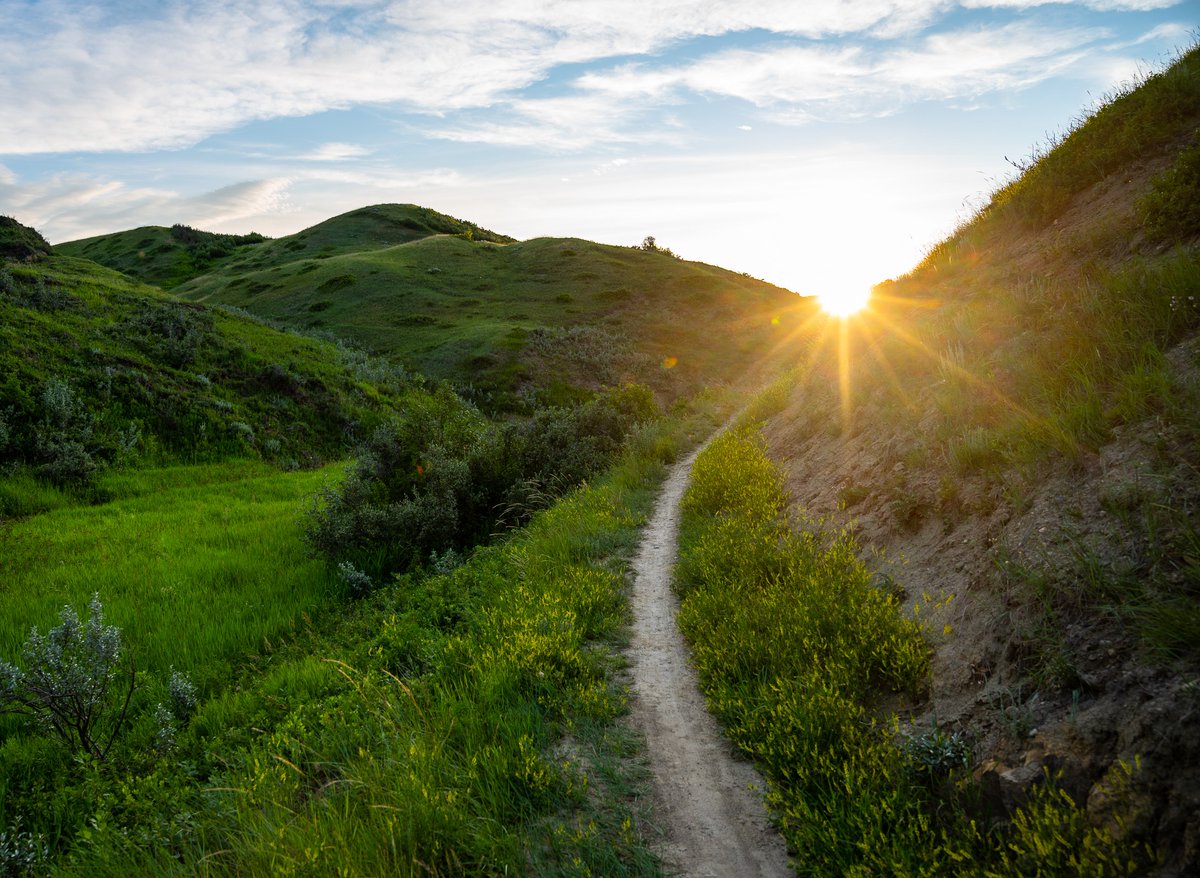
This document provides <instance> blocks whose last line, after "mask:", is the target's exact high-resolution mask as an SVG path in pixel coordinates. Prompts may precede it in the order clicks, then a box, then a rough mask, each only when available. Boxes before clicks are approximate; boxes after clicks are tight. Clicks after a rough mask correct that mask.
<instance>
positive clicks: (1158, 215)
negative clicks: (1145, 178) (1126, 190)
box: [1138, 143, 1200, 242]
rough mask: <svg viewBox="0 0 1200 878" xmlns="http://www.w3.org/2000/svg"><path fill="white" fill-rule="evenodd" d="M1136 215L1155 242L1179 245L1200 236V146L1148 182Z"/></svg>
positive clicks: (1188, 150) (1182, 155)
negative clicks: (1147, 189)
mask: <svg viewBox="0 0 1200 878" xmlns="http://www.w3.org/2000/svg"><path fill="white" fill-rule="evenodd" d="M1138 213H1139V215H1140V217H1141V220H1142V223H1143V224H1144V225H1145V226H1146V230H1147V231H1148V232H1149V233H1150V234H1151V235H1152V236H1153V237H1154V238H1156V239H1157V240H1160V241H1170V242H1179V241H1186V240H1188V239H1190V238H1195V237H1196V236H1197V235H1200V143H1196V144H1194V145H1193V146H1191V147H1189V148H1188V149H1185V150H1184V151H1183V152H1181V153H1180V154H1179V156H1178V158H1176V159H1175V163H1174V164H1172V165H1171V167H1170V168H1168V169H1167V170H1166V171H1165V172H1164V173H1162V174H1160V175H1159V176H1157V177H1155V178H1154V180H1153V181H1151V188H1150V191H1149V192H1148V193H1146V195H1145V196H1143V197H1142V199H1141V201H1139V202H1138Z"/></svg>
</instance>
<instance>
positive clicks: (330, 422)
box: [0, 256, 427, 515]
mask: <svg viewBox="0 0 1200 878" xmlns="http://www.w3.org/2000/svg"><path fill="white" fill-rule="evenodd" d="M424 395H427V394H426V392H425V391H424V390H423V389H421V387H420V382H417V381H414V380H412V379H411V378H410V377H409V376H406V375H405V374H404V373H402V372H400V371H398V370H394V369H391V368H390V367H387V366H386V365H385V364H382V363H374V362H372V361H371V360H370V358H368V357H366V356H365V355H363V354H360V353H356V352H353V351H349V350H346V349H339V348H336V347H335V346H333V345H331V344H329V343H327V342H318V341H314V340H312V339H309V338H304V337H301V336H298V335H295V334H289V333H286V332H281V331H278V330H275V329H271V328H269V327H267V326H265V325H262V324H261V323H259V322H256V321H255V320H253V319H250V318H247V317H244V316H239V315H236V314H233V313H230V312H227V311H223V310H220V309H213V308H208V307H205V306H200V305H193V304H190V303H182V302H179V301H178V300H176V299H173V298H171V297H170V296H167V295H165V294H164V293H163V292H162V291H161V290H159V289H157V288H154V287H148V286H143V285H140V284H137V283H135V282H132V281H130V280H129V279H128V278H127V277H125V276H122V275H119V274H117V273H115V272H112V271H110V270H108V269H105V268H102V267H100V266H98V265H96V264H95V263H92V262H89V261H86V260H80V259H72V258H68V257H61V256H43V257H42V258H40V259H37V260H34V261H25V260H22V261H9V262H7V263H6V264H5V265H3V266H0V467H3V468H4V472H5V473H7V474H8V477H6V478H4V479H3V480H2V484H3V486H4V487H0V515H4V514H25V513H27V512H29V511H33V510H32V509H25V508H22V505H23V504H25V503H32V504H33V505H34V506H35V507H36V506H38V505H39V504H41V505H43V506H44V505H45V503H47V502H53V501H52V498H50V497H49V495H48V494H46V493H45V491H49V490H50V488H45V490H43V491H41V492H40V495H41V499H38V496H35V495H37V494H39V492H38V491H32V490H26V487H28V480H24V481H23V478H22V477H21V473H25V474H27V475H28V474H32V475H36V476H37V477H38V478H40V479H41V480H42V482H43V483H46V484H49V485H56V486H59V487H60V488H68V489H69V488H86V487H87V486H88V485H89V484H90V483H91V481H92V477H93V476H94V475H95V473H96V472H97V471H98V470H99V469H100V468H102V467H104V466H106V465H122V464H128V463H132V462H135V461H141V462H143V463H145V462H150V463H155V462H157V463H173V462H196V461H204V460H220V459H226V458H230V457H237V456H249V457H252V458H263V459H266V460H269V461H273V462H275V463H276V464H278V465H281V466H284V467H297V466H314V465H316V464H319V463H321V462H323V461H327V460H330V459H335V458H340V457H342V456H344V455H345V454H346V453H347V451H348V450H349V449H350V448H351V447H352V445H353V444H354V442H355V441H357V440H358V439H361V438H362V437H363V436H364V435H365V434H366V433H368V432H369V431H370V429H371V428H372V426H373V425H374V424H376V423H379V422H380V421H382V420H383V419H384V418H386V417H388V416H390V415H394V414H395V413H396V412H398V411H400V410H402V409H404V408H405V407H406V406H407V405H408V404H409V403H410V402H411V400H412V399H415V398H417V397H421V396H424ZM22 486H25V487H22Z"/></svg>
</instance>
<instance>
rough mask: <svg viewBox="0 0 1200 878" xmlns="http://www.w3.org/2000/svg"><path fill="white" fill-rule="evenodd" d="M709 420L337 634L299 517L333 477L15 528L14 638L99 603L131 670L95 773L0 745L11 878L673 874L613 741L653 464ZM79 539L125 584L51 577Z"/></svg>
mask: <svg viewBox="0 0 1200 878" xmlns="http://www.w3.org/2000/svg"><path fill="white" fill-rule="evenodd" d="M617 397H618V398H619V397H620V395H619V394H618V395H617ZM635 398H636V394H635ZM600 405H603V404H602V403H601V404H600ZM711 411H712V409H711V405H709V404H708V403H704V404H702V407H701V415H700V416H699V417H698V418H697V417H692V416H687V415H686V413H683V412H680V411H677V412H676V418H675V420H674V422H673V423H672V424H670V425H668V424H667V423H666V422H656V423H650V422H646V423H644V424H643V425H642V426H641V427H640V428H639V429H638V430H637V431H636V433H635V435H634V436H633V437H632V438H631V440H630V444H629V448H630V451H629V453H628V454H626V455H625V457H624V458H623V460H622V462H621V463H620V464H619V465H618V466H617V467H616V468H615V469H614V470H613V472H612V473H611V474H610V475H608V476H606V477H604V478H599V479H597V480H596V482H595V484H594V485H593V486H592V487H588V488H582V489H578V490H575V491H573V492H571V493H569V494H568V495H567V496H566V497H565V498H564V499H563V500H562V501H560V502H559V503H557V504H556V505H554V506H553V507H552V508H549V509H546V510H543V511H541V512H539V513H537V514H536V515H535V516H534V517H533V519H532V520H531V521H530V523H529V525H528V527H526V528H525V529H523V530H519V531H513V532H511V533H510V534H509V535H508V537H507V538H506V539H504V540H502V541H501V542H500V543H498V544H497V545H494V546H492V547H490V548H478V549H475V550H474V551H473V552H471V553H464V554H463V555H460V556H458V559H457V562H456V563H451V564H445V565H442V566H443V572H430V573H425V572H421V571H415V572H411V573H406V574H405V575H403V576H401V577H399V578H397V579H394V580H389V579H387V578H384V577H381V578H380V583H379V585H378V586H377V587H376V588H375V589H374V590H373V591H372V592H371V593H370V594H369V595H368V596H366V597H365V599H364V600H361V601H358V602H355V603H353V604H349V605H345V604H343V606H342V607H341V609H339V610H337V611H336V612H334V611H333V610H334V606H335V602H340V600H341V599H343V597H344V592H343V591H342V587H343V586H342V585H341V584H340V583H339V581H338V579H337V577H336V575H334V574H333V573H332V572H330V571H329V570H328V569H327V568H326V567H325V566H324V565H323V564H321V563H319V562H316V561H312V560H309V559H306V558H305V557H304V555H303V552H302V544H301V541H300V539H299V529H300V520H299V517H298V515H297V512H298V506H299V501H300V499H301V498H302V497H303V496H304V495H305V494H306V493H308V492H310V491H311V490H312V487H313V486H314V484H315V483H316V482H318V481H319V480H320V479H321V478H323V477H325V476H327V475H328V473H326V474H322V473H319V472H316V473H307V472H294V473H279V472H274V471H272V470H270V469H269V468H267V467H266V466H265V465H264V464H249V463H243V464H233V463H225V464H210V465H206V466H202V467H192V468H186V470H181V469H178V468H171V469H166V470H159V471H151V470H142V471H133V472H129V471H126V472H125V473H118V472H116V471H109V472H106V473H103V474H101V476H100V477H99V479H100V482H101V484H102V485H103V486H104V487H105V489H106V490H107V491H108V492H110V493H111V494H112V495H114V496H118V497H121V498H122V499H115V500H112V501H110V502H108V503H106V504H102V505H98V506H92V507H84V508H79V507H64V508H61V509H59V510H55V511H52V512H47V513H44V514H42V515H38V516H35V517H33V518H30V519H28V520H25V521H22V522H18V523H16V524H13V525H11V526H10V527H9V529H8V530H6V531H5V541H6V551H5V553H4V554H3V557H4V558H5V559H6V561H7V559H9V558H11V559H12V562H13V567H12V569H11V570H10V571H8V572H9V573H10V575H11V573H13V572H16V571H20V574H21V575H26V573H25V572H26V571H28V573H27V575H28V577H30V579H29V582H32V581H33V580H34V579H39V580H40V581H41V582H42V583H43V586H42V588H41V589H33V588H31V587H30V586H29V585H28V584H26V583H25V582H24V581H23V580H22V579H21V578H20V577H19V578H18V579H17V580H16V581H15V582H14V586H13V588H12V589H10V590H8V591H6V593H5V595H6V600H5V603H6V606H5V612H6V613H7V615H8V618H10V619H14V620H15V619H16V618H18V617H19V618H23V619H26V620H28V619H38V618H45V617H46V614H47V613H48V612H52V610H50V609H49V608H48V604H49V603H52V602H53V601H54V600H55V597H54V596H57V595H63V594H66V593H68V592H70V591H71V590H74V591H75V592H78V590H80V589H83V588H89V587H93V586H94V587H95V589H96V590H97V591H100V593H101V594H102V595H103V596H104V599H105V603H106V607H105V608H106V610H108V613H109V615H111V616H112V617H113V618H114V620H116V621H117V622H118V623H121V624H119V625H118V627H120V628H121V642H122V651H123V653H127V654H128V655H129V656H130V657H131V658H135V659H136V664H137V667H138V668H139V670H138V672H137V682H138V688H137V692H136V693H135V695H134V697H133V699H132V702H131V705H130V708H129V717H130V719H129V721H128V729H127V732H126V733H125V734H122V735H121V736H120V737H119V738H117V739H116V741H115V743H114V744H113V745H112V748H111V751H110V752H108V753H107V756H106V759H105V764H106V767H105V769H104V770H103V771H93V770H91V769H89V768H88V766H87V765H86V764H84V763H76V762H72V761H71V760H70V758H69V749H68V748H67V747H65V746H63V745H61V744H58V743H56V742H55V741H54V740H52V739H47V738H44V737H42V736H39V735H37V734H36V730H35V729H33V728H30V729H29V730H28V731H26V730H24V729H23V727H22V726H21V725H19V724H16V723H13V722H10V724H8V725H6V726H4V727H2V729H0V731H3V732H4V742H3V745H2V746H0V762H2V764H3V771H0V777H2V778H3V780H2V781H0V822H2V823H3V825H5V826H7V827H10V828H9V829H8V830H6V832H5V835H4V837H3V839H2V840H0V856H3V858H4V859H3V861H2V862H3V865H4V868H5V869H6V870H10V871H14V870H20V869H28V868H33V869H35V870H41V869H43V868H46V867H47V866H48V865H51V864H52V865H53V869H54V870H55V872H56V873H62V874H67V875H71V874H87V875H106V874H109V875H124V874H132V873H137V874H194V873H196V872H197V871H204V872H206V873H216V874H241V875H244V874H267V873H271V874H276V873H283V874H294V873H304V874H313V873H318V874H321V873H327V872H328V873H332V872H333V871H340V873H342V874H377V873H378V872H379V871H380V870H381V869H382V870H384V871H388V872H394V873H397V874H430V873H432V874H461V873H463V872H475V873H478V872H487V873H491V872H499V873H502V872H504V871H505V870H506V869H507V870H508V871H509V872H518V871H526V870H531V871H535V872H537V873H539V874H579V873H585V872H586V871H588V870H591V871H592V873H593V874H612V875H622V874H639V875H640V874H647V875H653V874H658V873H659V871H658V866H657V863H656V861H655V859H654V858H653V857H652V856H651V854H650V853H649V850H648V838H649V835H648V833H649V831H650V830H649V827H648V825H647V824H646V823H645V817H644V815H643V814H642V813H641V811H640V810H639V809H638V806H637V805H636V802H637V798H638V796H639V794H640V789H641V787H640V784H642V783H644V779H643V778H642V776H641V775H640V774H639V771H640V769H639V768H638V767H637V763H636V762H635V761H633V759H632V757H633V756H634V754H635V753H636V743H635V741H634V740H633V739H632V738H631V737H630V733H629V731H628V730H627V729H625V728H624V727H623V726H622V725H621V724H620V723H619V721H618V720H619V717H620V716H621V715H622V714H623V713H624V711H625V706H624V698H625V696H624V691H623V688H622V687H621V685H620V684H619V680H618V678H617V676H616V673H617V666H618V663H617V660H616V655H615V650H616V649H617V648H618V647H619V645H620V643H621V638H622V633H621V630H622V625H623V622H624V618H625V614H626V612H627V610H626V609H625V603H624V586H623V578H622V572H621V571H622V566H623V564H624V563H625V560H626V559H627V558H628V556H629V554H630V553H631V552H632V549H633V547H634V546H635V544H636V541H637V528H638V525H639V524H640V523H641V521H642V520H643V518H644V515H645V512H646V510H647V509H648V507H649V505H650V503H651V501H652V499H653V494H654V488H655V486H656V484H657V482H658V480H659V478H660V477H661V475H662V472H663V466H662V462H663V460H666V459H671V458H672V457H673V456H674V455H675V453H676V452H677V449H678V448H679V447H680V445H681V443H683V442H686V441H688V434H687V431H689V430H690V431H691V433H692V435H695V434H696V433H697V432H698V430H703V429H709V428H711V424H712V423H713V418H712V415H711ZM264 504H267V505H264ZM272 510H275V511H274V512H273V511H272ZM171 515H175V516H176V517H175V518H174V519H172V518H170V516H171ZM68 516H69V518H66V517H68ZM145 533H159V534H162V535H163V537H162V538H161V539H160V540H159V541H149V542H148V541H146V540H145V539H143V538H142V537H141V535H142V534H145ZM167 535H178V537H177V538H176V539H174V540H168V539H167ZM54 539H57V540H60V541H63V544H62V545H51V544H49V543H48V541H49V540H54ZM66 541H70V542H71V545H72V546H75V547H77V548H76V549H75V550H74V551H75V552H76V553H79V552H83V553H86V552H94V553H98V554H97V558H100V557H103V558H106V559H107V560H106V561H105V562H100V561H98V560H93V559H92V558H91V557H90V556H88V555H86V554H84V555H82V556H80V557H79V558H78V562H79V563H78V564H76V565H72V566H71V567H68V568H66V569H61V566H60V565H59V564H58V560H57V559H61V558H63V557H66V556H68V555H70V554H72V549H71V548H69V547H68V546H67V545H66ZM198 547H200V548H201V549H202V550H201V551H197V548H198ZM9 549H11V550H12V552H10V551H9ZM13 552H15V553H16V554H13ZM467 554H469V557H466V555H467ZM126 556H129V557H126ZM116 559H120V561H117V560H116ZM39 565H40V566H39ZM122 565H124V566H122ZM55 568H59V570H58V572H57V577H58V580H57V582H56V581H55V580H54V579H51V578H48V577H49V576H50V574H51V573H52V571H54V570H55ZM86 571H91V572H92V573H93V575H92V576H88V575H86V573H85V572H86ZM134 571H138V572H139V573H140V575H141V576H142V577H144V579H141V580H139V579H137V578H136V577H133V576H132V574H133V572H134ZM95 574H99V575H100V576H103V577H104V579H103V580H100V579H98V578H97V577H96V576H95ZM272 589H274V590H273V591H272ZM41 591H46V592H49V593H50V594H51V595H52V596H50V597H48V599H47V601H46V602H44V603H43V604H42V605H38V606H42V607H43V608H42V609H37V608H35V605H34V603H31V600H32V599H34V598H35V597H37V595H38V594H39V592H41ZM248 598H252V599H253V600H254V601H260V600H261V601H262V603H251V604H249V605H246V604H245V603H244V602H245V601H246V600H247V599H248ZM58 600H59V602H60V603H61V598H59V599H58ZM222 601H228V602H227V603H222ZM239 605H241V606H239ZM199 606H203V607H204V608H205V610H204V612H203V613H198V612H196V608H197V607H199ZM96 618H97V620H98V615H97V617H96ZM64 620H65V616H64ZM150 620H153V621H150ZM89 624H90V623H89ZM97 624H100V623H99V622H98V621H97ZM103 627H104V629H105V630H106V631H109V632H112V631H114V630H115V629H114V628H113V627H112V626H108V625H105V626H103ZM109 636H115V635H111V634H110V635H109ZM84 639H85V640H86V638H84ZM14 640H15V637H13V636H10V637H9V642H10V643H11V642H14ZM11 651H12V650H11V648H10V649H7V650H6V653H7V654H11ZM106 654H107V653H106ZM172 664H173V665H175V668H171V667H170V665H172ZM29 666H30V664H29V662H28V661H27V662H26V667H29ZM183 674H188V675H195V679H196V685H195V686H194V687H193V686H191V685H190V683H189V682H188V680H187V679H186V678H185V677H184V676H183ZM101 676H103V674H101Z"/></svg>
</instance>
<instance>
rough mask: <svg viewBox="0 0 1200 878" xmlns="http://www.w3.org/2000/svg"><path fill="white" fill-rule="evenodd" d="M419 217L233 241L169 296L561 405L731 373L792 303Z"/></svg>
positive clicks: (480, 393) (368, 215)
mask: <svg viewBox="0 0 1200 878" xmlns="http://www.w3.org/2000/svg"><path fill="white" fill-rule="evenodd" d="M425 217H434V218H437V217H440V215H439V214H435V213H433V212H432V211H424V210H422V209H421V208H413V207H411V206H397V205H378V206H376V207H371V208H364V209H362V210H359V211H353V212H351V213H348V214H345V215H343V216H340V217H335V218H334V219H331V220H328V221H327V222H325V223H322V224H320V225H318V226H314V227H313V228H311V229H307V230H305V231H303V232H300V233H298V234H296V235H292V236H289V237H286V238H280V239H279V240H276V241H272V242H270V243H269V244H266V245H263V246H261V247H256V248H254V249H253V250H247V251H246V252H245V253H243V254H241V255H239V256H238V257H236V258H234V259H231V260H229V261H227V262H224V263H222V264H221V265H220V266H218V267H216V268H215V269H214V270H213V271H211V272H208V273H207V274H205V275H203V276H200V277H197V278H195V279H193V280H191V281H189V282H187V283H185V284H183V285H181V286H180V287H179V288H178V290H177V292H178V293H179V294H180V295H181V296H183V297H185V298H187V299H190V300H193V301H200V302H206V303H217V302H219V303H224V304H230V305H235V306H237V307H240V308H244V309H246V310H248V311H251V312H253V313H255V314H259V315H262V316H265V317H269V318H271V319H273V320H278V321H281V322H283V323H286V324H288V325H291V326H297V327H301V328H304V329H306V330H309V331H313V330H316V331H321V330H325V331H329V332H332V333H334V334H336V335H338V336H339V337H346V338H350V339H353V340H354V341H355V342H356V343H358V344H361V345H363V346H364V347H366V348H368V349H370V350H372V351H374V352H377V353H382V354H387V355H392V356H397V357H399V358H401V360H402V361H403V362H404V363H406V364H408V365H410V366H411V367H412V368H414V369H416V370H418V371H421V372H422V373H425V374H428V375H430V376H433V377H439V378H447V379H450V380H453V381H455V382H456V383H458V384H460V385H470V386H471V387H472V388H473V390H474V392H475V393H476V396H477V398H479V399H480V400H483V401H486V400H488V399H491V404H492V405H493V406H499V407H506V406H507V407H511V406H512V405H513V404H514V394H515V393H517V392H519V391H522V390H526V391H527V398H540V399H541V400H543V401H564V400H567V399H571V398H573V397H576V396H578V395H579V393H580V391H581V390H582V389H596V388H597V387H599V386H602V385H605V384H609V385H611V384H618V383H621V382H623V381H638V382H642V383H648V384H651V385H652V386H654V387H655V388H656V389H658V390H659V391H660V392H661V393H662V394H663V395H664V396H666V397H669V398H674V397H675V396H677V395H679V394H680V393H682V392H684V391H685V390H695V389H696V388H697V387H698V386H699V385H700V384H701V383H702V382H703V381H705V380H712V379H714V378H718V377H719V378H727V379H733V378H736V377H737V376H739V375H741V374H742V373H743V372H744V371H745V370H746V369H747V368H748V367H750V366H752V365H753V364H755V363H757V362H758V361H759V360H760V359H761V358H762V356H763V355H764V354H765V353H766V352H767V351H768V350H769V349H770V348H771V347H772V346H773V344H774V343H775V342H776V341H777V340H778V339H779V338H780V337H782V335H783V332H784V329H785V327H786V326H787V325H789V324H791V325H794V323H795V320H796V315H797V309H800V310H804V306H803V305H801V303H800V302H799V300H798V299H797V298H796V297H795V296H793V295H791V294H790V293H787V292H786V291H784V290H780V289H778V288H776V287H773V286H771V285H769V284H764V283H762V282H760V281H756V280H753V279H751V278H748V277H745V276H742V275H737V274H734V273H732V272H728V271H725V270H723V269H719V268H714V267H712V266H708V265H703V264H701V263H693V262H684V261H681V260H678V259H675V258H673V257H671V256H669V255H667V254H665V253H663V252H661V251H647V250H640V249H636V248H622V247H610V246H605V245H600V244H594V243H590V242H587V241H581V240H578V239H551V238H541V239H535V240H531V241H524V242H520V243H514V242H511V239H506V238H502V237H500V236H497V235H494V234H492V233H490V232H486V231H485V230H481V229H478V228H477V227H473V226H466V225H461V226H454V225H450V224H445V223H442V224H439V223H438V222H435V221H433V220H430V221H428V222H424V219H423V218H425ZM422 223H424V224H422ZM418 227H419V228H418ZM431 232H436V234H432V233H431Z"/></svg>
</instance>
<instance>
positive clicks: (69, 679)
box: [0, 595, 136, 760]
mask: <svg viewBox="0 0 1200 878" xmlns="http://www.w3.org/2000/svg"><path fill="white" fill-rule="evenodd" d="M59 619H60V623H59V625H58V626H57V627H55V628H51V629H50V630H49V631H47V632H46V634H45V635H44V636H43V635H41V634H39V633H38V631H37V629H36V628H35V629H34V630H33V631H31V632H30V634H29V639H28V640H27V641H26V642H25V647H24V649H23V650H22V657H23V658H24V660H25V667H24V668H23V669H22V668H19V667H17V666H16V665H14V664H10V663H9V662H3V661H0V713H16V714H21V715H24V716H27V717H29V718H31V719H32V720H34V721H35V722H37V723H38V724H40V725H42V726H44V727H45V728H46V729H48V730H49V731H51V732H52V733H53V734H54V735H55V736H56V737H58V738H59V740H61V741H62V742H63V743H64V744H66V745H67V747H69V748H70V750H71V752H72V753H81V754H84V755H86V756H88V757H91V758H93V759H98V760H103V759H104V758H105V757H106V756H107V755H108V752H109V750H110V749H111V748H112V745H113V744H114V743H115V742H116V740H117V738H118V736H119V735H120V733H121V731H122V729H123V728H124V726H125V720H126V717H127V715H128V712H129V703H130V700H131V699H132V697H133V692H134V689H135V688H136V674H135V673H134V671H133V668H132V665H131V666H130V669H129V685H128V687H123V688H124V694H123V695H122V694H121V693H120V692H119V691H118V690H116V689H114V683H115V682H116V679H117V673H118V664H119V661H120V657H121V630H120V629H119V628H117V627H116V626H114V625H105V624H104V610H103V607H101V605H100V596H99V595H92V600H91V603H90V604H89V605H88V619H87V621H86V622H80V620H79V616H78V614H76V612H75V610H74V609H73V608H72V607H70V606H69V605H68V606H65V607H63V610H62V613H61V614H60V615H59Z"/></svg>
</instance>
